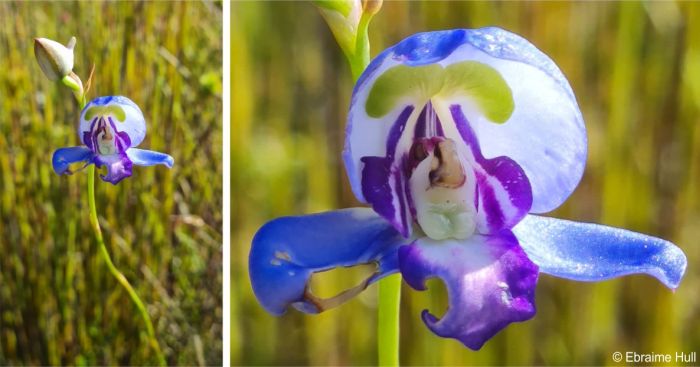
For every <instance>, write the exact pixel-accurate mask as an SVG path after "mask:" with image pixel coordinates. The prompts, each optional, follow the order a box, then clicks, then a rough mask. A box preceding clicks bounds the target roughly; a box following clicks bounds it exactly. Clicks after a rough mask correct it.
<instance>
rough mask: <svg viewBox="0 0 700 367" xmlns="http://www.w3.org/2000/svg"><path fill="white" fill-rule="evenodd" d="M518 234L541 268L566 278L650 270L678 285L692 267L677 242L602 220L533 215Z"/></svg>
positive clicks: (594, 277)
mask: <svg viewBox="0 0 700 367" xmlns="http://www.w3.org/2000/svg"><path fill="white" fill-rule="evenodd" d="M513 232H514V233H515V235H516V237H518V240H519V241H520V245H521V246H522V248H523V249H524V250H525V252H526V253H527V255H528V256H529V257H530V259H531V260H532V261H533V262H535V264H537V265H538V266H539V267H540V271H541V272H543V273H546V274H550V275H554V276H557V277H561V278H566V279H572V280H579V281H599V280H605V279H610V278H614V277H618V276H623V275H629V274H637V273H644V274H648V275H651V276H653V277H655V278H656V279H658V280H659V281H661V282H662V283H663V284H664V285H666V286H667V287H669V288H671V289H676V288H677V287H678V285H679V283H680V281H681V278H683V274H684V273H685V268H686V265H687V260H686V257H685V254H683V251H682V250H681V249H680V248H678V247H676V246H675V245H674V244H672V243H671V242H668V241H665V240H662V239H660V238H656V237H652V236H647V235H644V234H641V233H636V232H632V231H628V230H625V229H620V228H613V227H606V226H602V225H599V224H590V223H579V222H571V221H567V220H562V219H555V218H546V217H539V216H534V215H528V216H527V217H525V219H523V220H522V221H521V222H520V223H519V224H518V225H517V226H515V228H514V229H513Z"/></svg>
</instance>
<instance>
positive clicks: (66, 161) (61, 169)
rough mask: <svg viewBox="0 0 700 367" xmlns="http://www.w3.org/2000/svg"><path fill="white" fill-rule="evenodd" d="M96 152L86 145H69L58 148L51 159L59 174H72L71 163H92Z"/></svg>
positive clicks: (54, 168)
mask: <svg viewBox="0 0 700 367" xmlns="http://www.w3.org/2000/svg"><path fill="white" fill-rule="evenodd" d="M93 156H94V153H92V151H91V150H90V149H88V148H87V147H85V146H79V147H68V148H61V149H58V150H56V151H55V152H54V153H53V158H52V159H51V161H52V164H53V170H54V171H55V172H56V173H57V174H59V175H63V174H68V175H70V174H72V173H73V172H72V171H71V170H70V165H71V164H73V163H78V162H86V163H88V164H89V163H91V160H92V158H93Z"/></svg>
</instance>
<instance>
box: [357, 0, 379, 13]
mask: <svg viewBox="0 0 700 367" xmlns="http://www.w3.org/2000/svg"><path fill="white" fill-rule="evenodd" d="M382 2H383V1H382V0H362V8H363V10H364V12H365V13H366V14H369V15H375V14H377V13H379V9H381V8H382Z"/></svg>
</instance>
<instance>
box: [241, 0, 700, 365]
mask: <svg viewBox="0 0 700 367" xmlns="http://www.w3.org/2000/svg"><path fill="white" fill-rule="evenodd" d="M232 8H233V9H232V31H233V34H232V38H231V41H232V47H233V48H232V63H231V67H232V75H233V80H232V83H233V84H232V98H233V99H232V124H233V125H232V126H233V128H232V131H231V141H232V147H231V148H232V152H231V154H232V157H231V158H232V164H233V166H232V180H233V181H232V193H233V195H232V197H233V198H232V214H233V220H232V225H233V227H232V231H233V233H232V241H233V243H232V254H231V259H232V261H233V263H232V264H231V272H232V287H233V288H232V292H231V296H232V302H231V304H232V314H231V331H232V340H231V345H230V346H231V353H232V354H231V355H232V364H244V365H260V364H264V365H269V364H273V365H274V364H277V365H294V364H314V365H319V364H331V365H375V364H376V363H377V350H376V339H375V336H376V327H377V324H376V321H377V320H376V295H377V293H376V292H377V291H376V288H377V287H370V288H369V289H368V290H367V291H365V292H364V293H363V294H362V295H361V296H360V297H358V298H357V299H356V300H354V301H351V302H349V303H347V304H345V305H344V306H342V307H340V308H338V309H335V310H331V311H328V312H325V313H323V314H321V315H317V316H307V315H302V314H301V313H299V312H296V311H290V312H288V313H287V314H285V315H284V316H282V317H279V318H278V317H274V316H270V315H269V314H267V313H265V311H264V310H263V309H262V308H261V307H260V306H259V305H258V304H257V301H256V300H255V298H254V296H253V294H252V290H251V286H250V282H249V280H248V273H247V257H248V251H249V248H250V243H251V239H252V237H253V234H254V233H255V231H256V230H257V229H258V228H259V227H260V226H261V225H262V224H263V223H265V222H266V221H268V220H270V219H272V218H274V217H278V216H282V215H298V214H302V213H311V212H317V211H321V210H331V209H336V208H342V207H350V206H357V205H359V204H358V203H357V202H356V201H355V199H354V197H353V196H352V193H351V191H350V189H349V187H348V182H347V177H346V175H345V173H344V172H343V164H342V160H341V156H340V153H341V151H342V147H343V139H344V128H345V121H346V114H347V108H348V104H349V101H350V93H351V91H352V87H353V82H352V79H351V77H350V72H349V70H348V67H347V66H346V62H345V59H344V57H343V56H342V54H341V53H340V51H339V50H338V47H337V45H336V44H335V41H334V39H333V36H332V35H331V34H330V33H329V32H328V30H327V27H326V25H325V24H324V20H323V19H322V17H320V16H319V15H318V14H317V9H315V7H314V6H312V5H310V4H304V3H257V2H244V3H236V2H234V3H233V6H232ZM300 19H303V20H304V21H299V20H300ZM488 25H498V26H501V27H503V28H506V29H509V30H511V31H514V32H516V33H519V34H521V35H523V36H524V37H526V38H527V39H529V40H530V41H532V42H533V43H534V44H535V45H536V46H538V47H539V48H540V49H541V50H543V51H544V52H545V53H547V54H548V55H550V56H551V57H552V59H554V60H555V61H556V62H557V64H558V65H559V66H560V67H561V69H562V70H563V72H564V73H565V74H566V76H567V77H568V78H569V80H570V81H571V84H572V87H573V89H574V91H575V93H576V96H577V99H578V101H579V103H580V105H581V109H582V111H583V115H584V118H585V120H586V125H587V129H588V137H589V160H588V164H587V168H586V172H585V174H584V177H583V180H582V182H581V184H580V185H579V187H578V189H577V190H576V192H575V193H574V194H573V195H572V197H571V198H570V199H569V200H568V201H567V203H566V204H565V205H564V206H563V207H562V208H560V209H558V210H557V211H555V212H553V213H551V215H552V216H556V217H560V218H568V219H574V220H581V221H592V222H601V223H606V224H609V225H616V226H623V227H626V228H630V229H633V230H637V231H641V232H645V233H649V234H653V235H657V236H661V237H664V238H667V239H670V240H672V241H674V242H675V243H676V244H678V245H679V246H680V247H681V248H682V249H683V250H684V251H685V252H686V254H687V256H688V262H689V266H688V271H687V274H686V277H685V280H684V281H683V283H682V284H681V286H680V288H679V289H678V290H677V291H676V292H675V293H672V292H670V291H669V290H667V289H666V288H664V287H663V286H662V285H660V284H659V283H658V282H656V281H655V280H653V279H651V278H650V277H643V276H631V277H626V278H621V279H615V280H610V281H606V282H601V283H577V282H571V281H566V280H561V279H555V278H552V277H549V276H546V275H543V276H541V278H540V282H539V287H538V289H537V308H538V314H537V316H536V317H535V318H534V319H532V320H530V321H528V322H525V323H517V324H513V325H511V326H509V327H508V328H507V329H506V330H504V331H503V332H501V333H500V334H498V335H497V336H496V337H495V338H493V339H492V340H491V341H489V342H488V343H487V344H486V345H485V346H484V348H482V350H481V351H479V352H472V351H470V350H468V349H466V348H464V347H463V346H462V345H461V344H459V343H458V342H456V341H454V340H448V339H442V338H439V337H437V336H435V335H433V334H432V333H431V332H430V331H429V330H428V329H427V328H426V327H425V326H424V325H423V324H422V322H421V320H420V312H421V310H423V309H425V308H428V309H430V310H431V311H433V312H434V313H435V314H438V315H439V314H441V313H442V311H443V310H444V309H445V307H446V292H445V290H444V287H443V286H442V285H441V284H440V282H439V281H432V282H429V284H428V286H429V290H428V291H426V292H417V291H415V290H412V289H410V288H409V287H407V286H406V285H404V289H403V291H402V296H403V298H402V303H401V308H402V310H401V328H402V329H401V340H400V342H401V363H402V364H404V365H436V364H442V365H487V364H496V365H505V364H516V365H533V364H535V365H543V364H548V365H606V364H613V361H612V357H611V356H612V353H613V352H614V351H621V352H625V351H637V352H639V353H651V352H656V353H675V352H676V351H695V350H699V349H700V327H699V326H700V308H699V307H700V306H698V305H699V303H698V298H697V289H698V288H699V287H700V272H699V269H700V267H698V266H697V264H698V262H700V246H698V242H697V238H700V190H699V189H698V187H700V120H699V119H698V116H700V78H698V77H697V76H698V75H700V4H698V3H690V2H688V3H671V2H649V3H644V4H640V3H633V2H632V3H630V2H624V3H605V2H602V3H586V2H571V3H566V2H524V3H492V2H478V1H476V2H474V1H470V2H434V1H430V2H428V1H425V2H385V3H384V5H383V7H382V10H381V11H380V12H379V13H378V14H377V15H376V16H375V17H374V18H373V21H372V27H371V31H370V40H371V41H372V42H371V45H372V51H373V55H376V54H377V53H379V52H381V51H382V50H383V49H384V48H386V47H388V46H390V45H392V44H395V43H396V42H398V41H400V40H401V39H403V38H404V37H406V36H408V35H411V34H413V33H416V32H419V31H426V30H438V29H452V28H475V27H482V26H488ZM533 92H534V93H536V92H537V91H536V89H535V90H533ZM582 246H585V244H582ZM326 280H328V281H327V282H326V283H325V284H323V283H322V284H318V288H317V289H314V291H315V292H316V293H320V294H323V293H324V290H325V289H328V288H332V289H342V288H343V287H351V286H353V285H355V284H357V283H358V282H359V278H356V277H352V276H348V275H347V274H344V273H343V272H342V271H339V273H336V274H332V275H331V276H330V278H326Z"/></svg>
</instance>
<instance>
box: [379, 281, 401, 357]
mask: <svg viewBox="0 0 700 367" xmlns="http://www.w3.org/2000/svg"><path fill="white" fill-rule="evenodd" d="M400 303H401V274H394V275H390V276H388V277H386V278H384V279H382V280H380V281H379V314H378V315H377V317H378V320H377V349H378V353H379V365H380V366H398V365H399V309H400Z"/></svg>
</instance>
